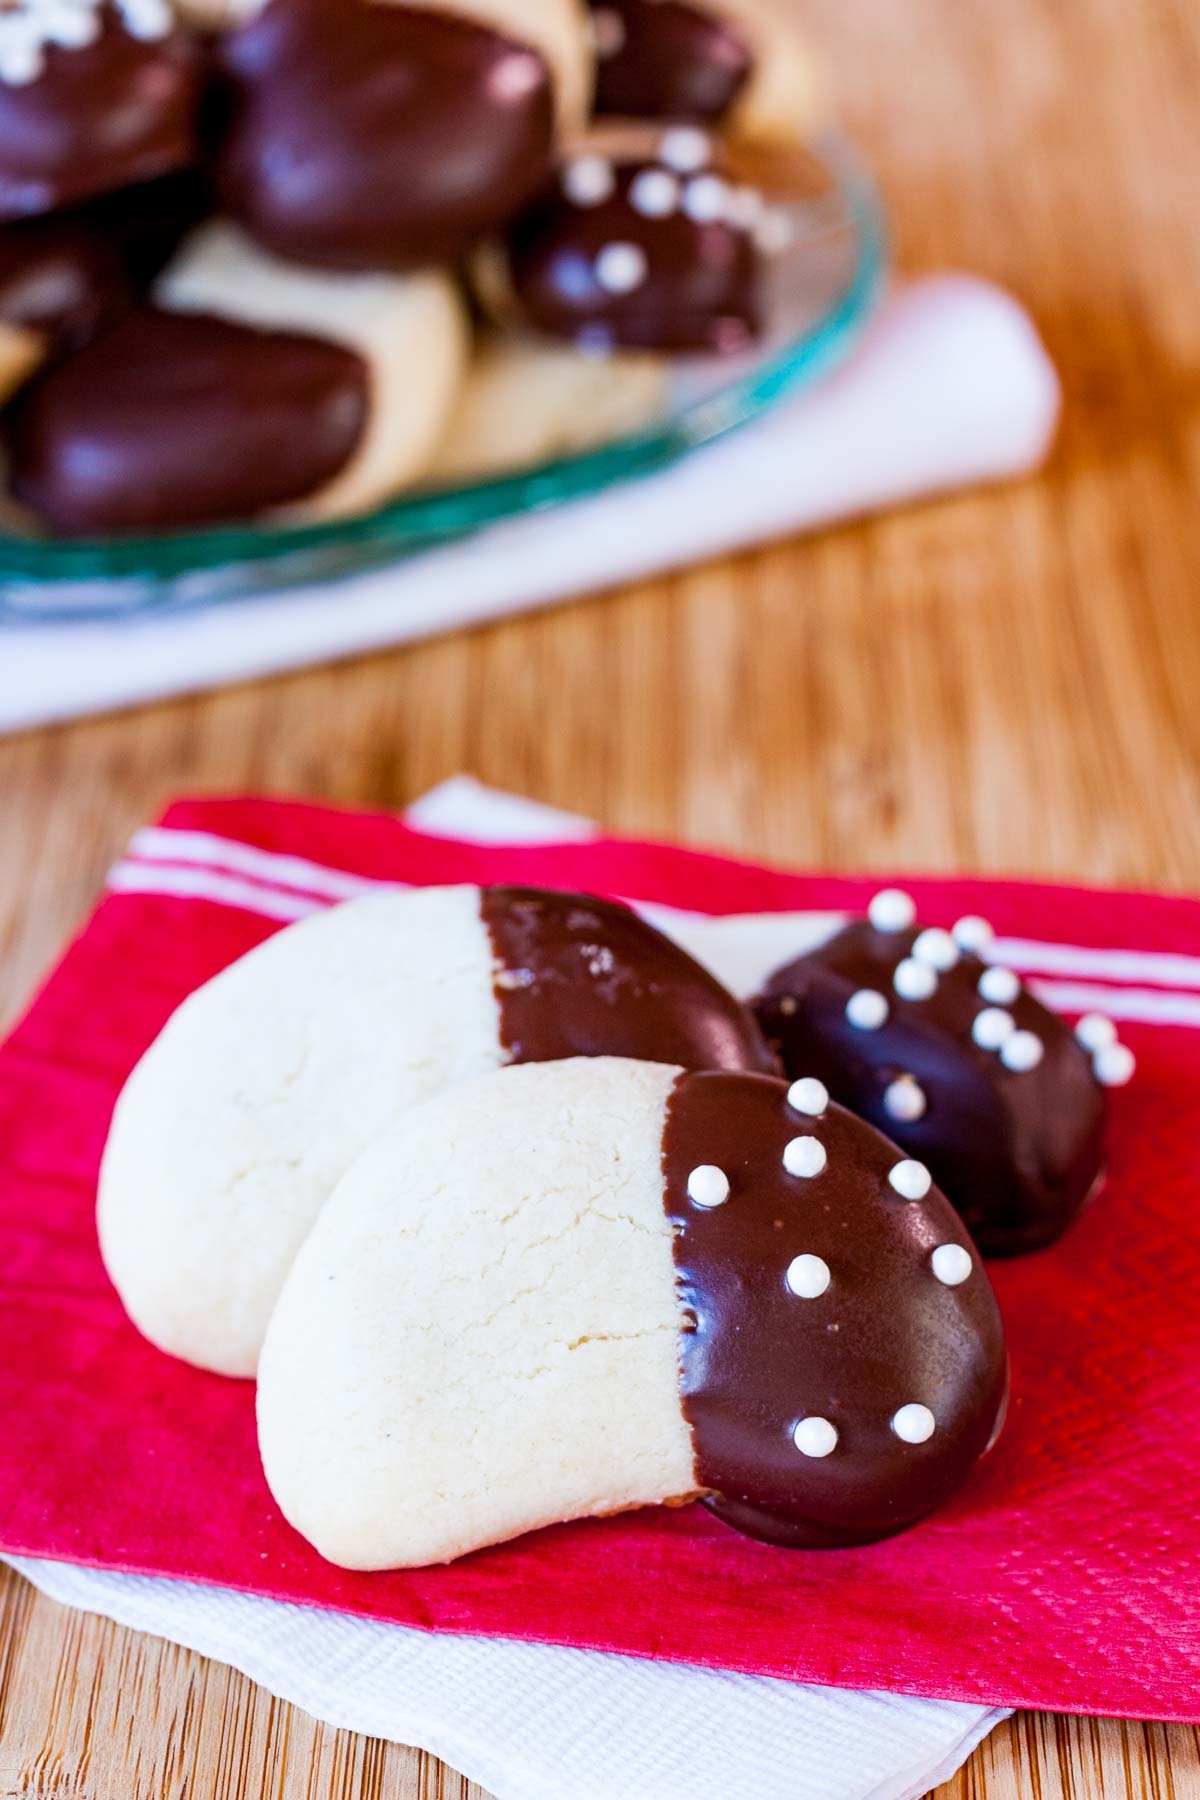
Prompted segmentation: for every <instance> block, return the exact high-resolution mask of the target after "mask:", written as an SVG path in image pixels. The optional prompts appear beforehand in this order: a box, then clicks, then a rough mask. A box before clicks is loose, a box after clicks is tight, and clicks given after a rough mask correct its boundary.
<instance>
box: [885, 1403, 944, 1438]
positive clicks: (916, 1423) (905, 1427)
mask: <svg viewBox="0 0 1200 1800" xmlns="http://www.w3.org/2000/svg"><path fill="white" fill-rule="evenodd" d="M936 1425H937V1421H936V1419H935V1418H934V1416H933V1414H932V1413H931V1412H930V1410H929V1408H928V1407H927V1406H920V1405H918V1403H917V1402H916V1401H915V1400H913V1401H910V1402H909V1404H908V1405H907V1406H902V1407H901V1408H900V1410H899V1412H896V1413H893V1414H892V1430H893V1431H894V1432H895V1434H896V1436H897V1437H898V1438H899V1439H900V1440H901V1441H902V1442H903V1443H905V1444H927V1443H928V1442H929V1440H930V1438H931V1437H932V1436H933V1433H934V1430H935V1428H936Z"/></svg>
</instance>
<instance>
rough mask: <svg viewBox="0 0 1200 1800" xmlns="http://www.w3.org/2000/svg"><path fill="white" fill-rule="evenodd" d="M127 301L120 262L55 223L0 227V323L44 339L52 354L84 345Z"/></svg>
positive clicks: (99, 241)
mask: <svg viewBox="0 0 1200 1800" xmlns="http://www.w3.org/2000/svg"><path fill="white" fill-rule="evenodd" d="M127 300H128V283H127V281H126V276H125V270H124V267H123V265H122V262H121V258H120V257H119V256H118V255H117V254H116V252H115V251H114V250H113V249H112V248H111V247H110V246H109V245H108V244H107V243H106V242H105V240H104V239H103V238H102V237H100V236H98V235H97V234H95V233H93V232H89V231H87V230H85V229H84V228H83V227H81V226H78V225H75V224H71V223H66V222H63V221H60V220H58V219H29V220H25V221H23V222H21V223H20V224H16V225H6V226H3V227H0V320H3V322H4V323H5V324H6V325H17V326H20V327H22V328H23V329H25V330H28V331H36V332H40V333H42V334H44V336H45V337H46V338H47V339H48V340H49V344H50V347H51V349H55V350H57V349H67V348H71V347H74V346H78V345H79V344H82V343H85V342H86V341H87V339H88V338H89V337H92V336H94V334H95V333H96V332H97V331H98V330H99V328H100V326H101V325H102V324H103V323H104V322H105V320H106V319H108V318H110V317H111V316H112V315H113V314H114V313H116V312H118V311H119V310H120V309H121V308H122V307H123V306H124V305H125V304H126V303H127Z"/></svg>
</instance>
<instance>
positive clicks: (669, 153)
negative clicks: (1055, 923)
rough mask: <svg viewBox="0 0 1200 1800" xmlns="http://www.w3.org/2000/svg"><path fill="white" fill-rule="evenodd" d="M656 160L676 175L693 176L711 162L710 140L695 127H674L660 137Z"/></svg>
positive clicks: (704, 132) (703, 132)
mask: <svg viewBox="0 0 1200 1800" xmlns="http://www.w3.org/2000/svg"><path fill="white" fill-rule="evenodd" d="M658 158H659V161H660V162H664V163H666V165H667V167H668V169H674V170H675V172H676V174H677V175H694V174H695V173H696V171H697V169H703V168H705V167H706V166H707V164H708V163H709V162H710V161H711V159H712V140H711V139H710V137H709V135H708V133H707V132H706V131H701V130H700V128H699V126H697V125H674V126H672V128H671V130H670V131H664V133H663V135H662V141H661V142H660V144H659V146H658Z"/></svg>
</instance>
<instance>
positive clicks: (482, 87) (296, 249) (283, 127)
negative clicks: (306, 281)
mask: <svg viewBox="0 0 1200 1800" xmlns="http://www.w3.org/2000/svg"><path fill="white" fill-rule="evenodd" d="M223 64H224V67H225V69H226V71H227V73H228V76H229V81H230V122H229V128H228V135H227V138H226V142H225V148H224V153H223V155H222V158H221V161H220V165H219V186H220V190H221V195H222V199H223V203H224V205H225V208H226V210H227V211H229V212H231V213H232V214H233V215H234V216H235V217H237V218H239V219H241V220H242V221H243V222H244V223H245V224H246V225H247V227H248V228H249V229H250V230H251V232H252V233H253V234H254V236H255V237H257V238H258V239H259V241H260V242H261V243H263V244H265V245H266V246H267V248H268V249H271V250H274V251H275V252H276V253H277V254H279V255H280V256H285V257H290V258H293V259H295V260H296V261H299V262H310V263H319V264H322V265H324V266H326V267H330V268H348V269H352V268H388V269H411V268H417V267H420V266H421V265H423V264H426V263H443V262H454V261H456V260H457V259H458V258H460V257H462V256H464V255H465V254H466V252H467V251H468V250H469V249H470V248H471V247H472V245H473V244H474V243H475V242H476V241H477V240H478V239H479V238H480V237H481V236H482V235H483V234H484V233H485V232H488V231H491V230H494V229H497V228H498V227H500V226H502V225H503V224H504V222H505V221H506V220H507V219H509V218H511V217H512V215H513V214H514V213H515V212H517V210H518V209H519V208H520V207H521V206H522V205H523V204H524V203H525V201H526V200H527V199H528V198H529V196H530V194H531V193H533V192H534V191H535V189H536V188H537V186H538V184H539V183H540V182H541V181H542V180H543V179H544V177H545V173H546V170H547V168H548V166H549V161H550V156H551V149H552V142H553V136H554V94H553V85H552V81H551V76H550V72H549V70H548V68H547V67H546V64H545V62H544V61H543V60H542V58H541V57H540V56H539V55H538V53H537V52H536V51H535V50H533V49H531V48H529V47H528V46H527V45H523V44H515V43H512V42H510V41H509V40H508V39H507V38H504V37H501V36H500V35H499V34H498V33H496V32H493V31H489V30H487V29H486V28H484V27H483V26H481V25H476V24H474V23H472V22H471V21H469V20H466V19H462V18H459V17H456V16H452V15H451V14H448V13H441V12H438V11H437V10H436V9H434V8H425V7H420V8H410V7H406V6H403V5H399V4H394V3H393V0H270V4H269V5H268V6H267V7H266V9H265V10H264V11H263V12H262V13H261V15H260V16H259V17H258V18H256V19H253V20H251V21H250V22H249V23H248V24H246V25H244V26H243V27H242V28H241V29H240V30H238V31H235V32H233V33H232V34H231V35H230V36H229V38H228V39H227V40H226V43H225V47H224V52H223Z"/></svg>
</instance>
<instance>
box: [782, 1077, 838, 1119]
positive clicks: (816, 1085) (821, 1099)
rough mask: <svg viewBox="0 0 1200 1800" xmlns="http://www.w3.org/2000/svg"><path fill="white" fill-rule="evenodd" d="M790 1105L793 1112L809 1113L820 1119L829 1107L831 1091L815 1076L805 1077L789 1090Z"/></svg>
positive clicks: (795, 1082) (794, 1082) (793, 1084)
mask: <svg viewBox="0 0 1200 1800" xmlns="http://www.w3.org/2000/svg"><path fill="white" fill-rule="evenodd" d="M787 1097H788V1105H789V1106H790V1107H791V1108H792V1110H793V1112H801V1113H808V1114H809V1115H810V1116H811V1117H812V1118H814V1119H819V1118H820V1116H821V1114H822V1113H823V1112H824V1111H825V1109H826V1107H827V1106H828V1105H829V1089H828V1088H827V1087H826V1086H825V1083H824V1082H823V1081H818V1080H817V1078H816V1076H815V1075H804V1076H802V1077H801V1078H800V1080H799V1081H793V1083H792V1085H791V1087H790V1088H789V1089H788V1096H787Z"/></svg>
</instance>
